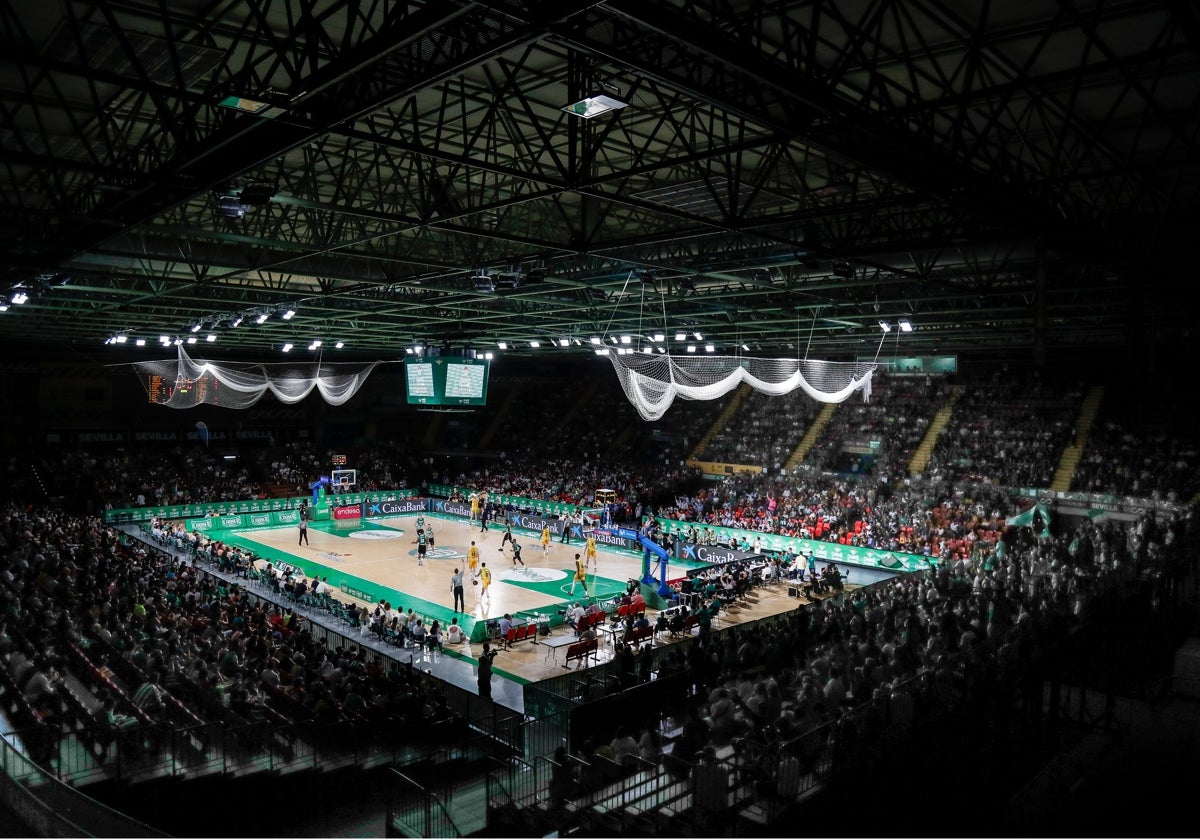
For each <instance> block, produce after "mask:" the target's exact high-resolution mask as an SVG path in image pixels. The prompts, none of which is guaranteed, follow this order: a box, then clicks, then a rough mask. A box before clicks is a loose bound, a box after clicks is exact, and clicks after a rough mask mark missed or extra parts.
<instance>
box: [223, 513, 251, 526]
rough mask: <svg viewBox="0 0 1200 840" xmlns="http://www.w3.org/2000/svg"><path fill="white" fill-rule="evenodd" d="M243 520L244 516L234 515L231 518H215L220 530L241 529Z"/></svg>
mask: <svg viewBox="0 0 1200 840" xmlns="http://www.w3.org/2000/svg"><path fill="white" fill-rule="evenodd" d="M245 520H246V518H245V517H244V516H238V515H236V514H235V515H233V516H218V517H217V523H218V527H221V528H241V527H242V525H243V524H245Z"/></svg>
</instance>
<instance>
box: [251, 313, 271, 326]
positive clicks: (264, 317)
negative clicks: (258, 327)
mask: <svg viewBox="0 0 1200 840" xmlns="http://www.w3.org/2000/svg"><path fill="white" fill-rule="evenodd" d="M270 317H271V313H270V312H264V313H262V314H261V315H259V316H258V317H257V318H255V319H254V323H256V324H265V323H266V322H267V319H268V318H270Z"/></svg>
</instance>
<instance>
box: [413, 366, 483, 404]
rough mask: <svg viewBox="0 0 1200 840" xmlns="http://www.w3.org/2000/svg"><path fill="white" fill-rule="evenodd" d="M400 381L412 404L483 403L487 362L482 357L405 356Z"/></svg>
mask: <svg viewBox="0 0 1200 840" xmlns="http://www.w3.org/2000/svg"><path fill="white" fill-rule="evenodd" d="M404 381H405V384H406V386H407V390H408V401H409V403H410V404H413V405H487V385H488V363H487V362H486V361H484V360H483V359H459V358H451V357H446V356H439V357H436V358H432V359H405V360H404Z"/></svg>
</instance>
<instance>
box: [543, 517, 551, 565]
mask: <svg viewBox="0 0 1200 840" xmlns="http://www.w3.org/2000/svg"><path fill="white" fill-rule="evenodd" d="M549 551H550V526H549V525H543V526H542V558H543V559H544V558H545V557H546V554H547V552H549Z"/></svg>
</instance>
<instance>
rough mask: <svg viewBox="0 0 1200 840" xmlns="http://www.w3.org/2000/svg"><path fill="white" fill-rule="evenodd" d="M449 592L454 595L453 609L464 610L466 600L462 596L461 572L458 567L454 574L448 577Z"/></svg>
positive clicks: (456, 610)
mask: <svg viewBox="0 0 1200 840" xmlns="http://www.w3.org/2000/svg"><path fill="white" fill-rule="evenodd" d="M450 593H451V594H452V595H454V611H455V612H465V611H466V609H467V600H466V598H465V597H464V596H463V576H462V572H460V571H459V570H458V569H455V570H454V574H453V576H451V578H450Z"/></svg>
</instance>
